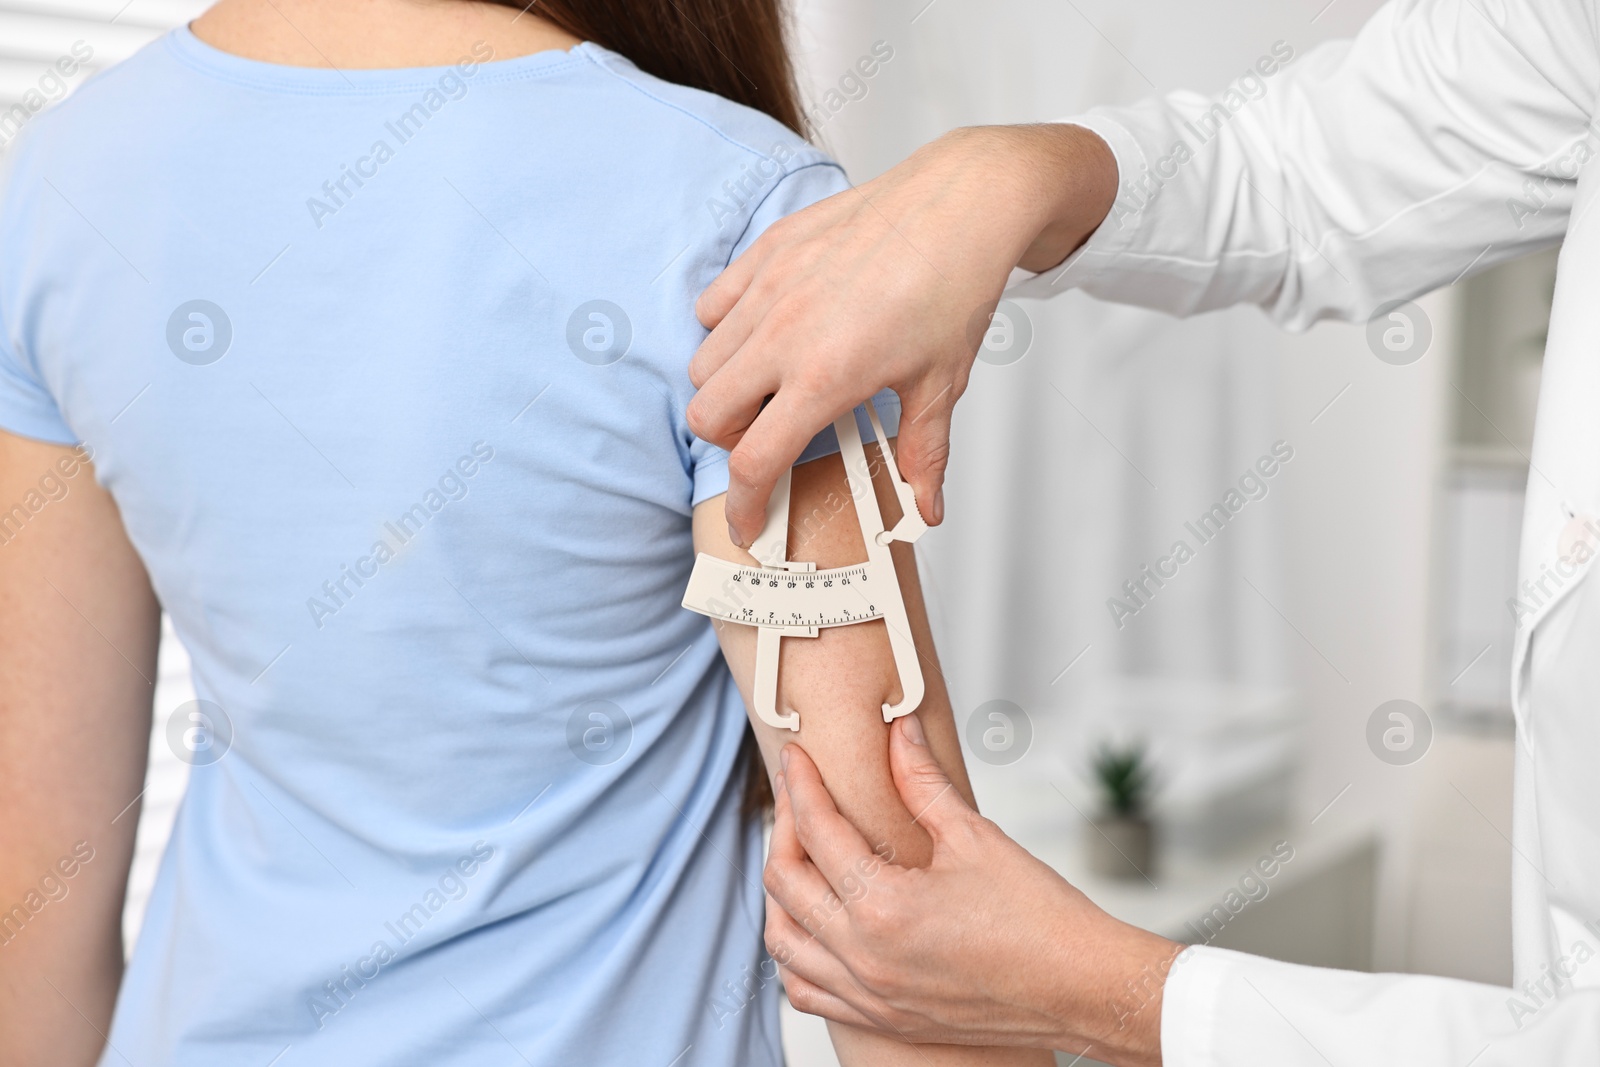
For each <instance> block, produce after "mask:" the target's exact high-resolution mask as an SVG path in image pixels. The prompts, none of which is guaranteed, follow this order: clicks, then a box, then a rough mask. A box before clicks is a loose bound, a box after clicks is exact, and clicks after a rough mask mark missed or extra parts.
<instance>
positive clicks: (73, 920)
mask: <svg viewBox="0 0 1600 1067" xmlns="http://www.w3.org/2000/svg"><path fill="white" fill-rule="evenodd" d="M73 457H74V453H72V452H71V451H69V450H67V449H61V448H57V447H54V446H48V445H42V444H39V443H37V442H31V441H23V440H21V439H18V438H15V437H11V436H9V435H5V434H0V507H9V505H11V504H12V503H13V502H19V501H25V500H26V499H27V494H28V493H29V492H39V491H40V490H41V480H42V479H44V478H47V477H49V478H50V479H51V480H50V481H49V482H47V483H43V484H44V488H45V491H48V492H50V493H52V494H59V495H58V496H57V495H52V497H51V498H50V503H49V504H48V505H45V506H42V508H41V509H40V510H38V511H37V513H34V514H32V515H31V517H30V518H29V519H28V520H27V521H26V523H25V524H24V525H22V526H20V527H17V526H16V525H15V524H13V525H12V526H11V527H9V528H7V529H6V531H5V533H6V536H5V538H4V539H3V541H0V620H3V624H4V628H5V639H4V641H3V642H0V1034H4V1035H5V1037H4V1040H0V1067H24V1065H27V1067H32V1065H34V1064H40V1063H50V1064H59V1065H62V1067H76V1065H80V1064H83V1065H87V1064H91V1063H93V1062H94V1061H95V1060H96V1058H97V1057H98V1056H99V1053H100V1049H101V1047H102V1045H103V1044H104V1037H103V1033H104V1031H105V1030H106V1029H107V1027H108V1024H109V1022H110V1018H111V1009H112V1006H113V1004H114V1002H115V999H116V993H117V985H118V982H119V981H120V980H121V975H122V905H123V894H124V890H125V886H126V881H127V873H128V865H129V861H130V858H131V855H132V850H133V831H134V827H135V825H136V824H137V822H138V817H139V812H138V805H137V804H134V803H132V802H133V801H134V798H135V797H137V796H138V795H139V793H140V791H141V788H142V778H143V773H144V763H145V750H146V745H147V740H148V737H149V728H150V699H151V680H152V679H153V678H154V677H155V658H156V642H157V632H158V629H157V621H158V609H157V606H156V603H155V598H154V596H153V595H152V594H151V591H150V586H149V582H148V580H147V579H146V577H145V573H144V569H143V567H142V565H141V564H140V563H139V560H138V558H137V556H135V555H134V553H133V550H132V548H131V547H130V546H129V545H128V543H127V540H126V537H125V536H124V534H123V531H122V524H121V520H120V518H119V516H118V515H117V512H116V508H115V507H114V506H113V505H112V503H111V501H110V498H109V497H108V496H107V495H106V494H105V493H104V491H103V490H101V489H100V488H99V486H97V485H95V483H94V475H93V472H92V470H91V469H89V467H88V466H87V465H80V462H79V461H78V460H77V459H75V458H73ZM63 463H65V466H63ZM66 470H72V471H73V473H71V474H66V473H65V471H66Z"/></svg>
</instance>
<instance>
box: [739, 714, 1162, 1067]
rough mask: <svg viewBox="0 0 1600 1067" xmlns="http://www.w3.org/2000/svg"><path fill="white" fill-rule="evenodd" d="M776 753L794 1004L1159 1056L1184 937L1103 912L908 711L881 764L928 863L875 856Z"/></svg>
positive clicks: (1126, 1059) (781, 897)
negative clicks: (927, 850) (988, 811)
mask: <svg viewBox="0 0 1600 1067" xmlns="http://www.w3.org/2000/svg"><path fill="white" fill-rule="evenodd" d="M784 757H785V760H784V764H785V769H784V772H783V774H782V776H781V778H780V779H779V788H778V790H777V822H776V824H775V826H774V828H773V835H772V849H771V854H770V857H769V859H768V861H767V869H766V875H765V882H766V887H767V893H768V895H769V900H768V906H767V932H766V941H767V950H768V952H770V953H771V954H772V957H773V959H774V960H776V961H777V962H778V964H779V965H780V967H781V968H782V972H783V982H784V988H785V989H786V991H787V992H788V995H789V1000H790V1002H791V1003H793V1004H794V1006H795V1007H796V1008H798V1009H799V1010H801V1011H804V1012H809V1013H811V1014H814V1015H822V1016H825V1017H827V1018H829V1019H834V1020H837V1021H839V1022H844V1023H850V1024H853V1025H856V1026H862V1027H870V1028H873V1029H878V1030H881V1031H883V1032H885V1033H889V1034H896V1035H899V1036H900V1037H902V1038H904V1039H906V1040H910V1041H914V1042H938V1043H945V1044H982V1045H1001V1044H1004V1045H1021V1046H1026V1047H1033V1048H1054V1049H1059V1050H1062V1051H1065V1052H1070V1053H1074V1054H1077V1053H1082V1052H1084V1051H1085V1050H1086V1049H1087V1050H1088V1054H1089V1055H1090V1056H1092V1057H1093V1058H1095V1059H1099V1060H1103V1061H1105V1062H1108V1063H1113V1064H1117V1065H1119V1067H1145V1065H1152V1064H1159V1063H1160V1062H1161V1048H1160V1035H1161V1027H1160V1021H1161V991H1162V985H1163V983H1164V981H1165V977H1166V974H1167V971H1168V969H1169V968H1170V967H1171V965H1172V962H1173V960H1174V958H1175V957H1176V956H1177V954H1178V952H1179V951H1180V949H1181V946H1179V945H1177V944H1174V943H1173V942H1170V941H1167V940H1166V939H1164V938H1161V937H1157V936H1156V935H1154V934H1151V933H1147V932H1145V931H1143V930H1139V929H1137V928H1135V927H1132V926H1128V925H1127V924H1125V923H1122V922H1119V921H1118V920H1116V919H1113V918H1112V917H1111V916H1109V915H1107V914H1106V913H1105V912H1103V911H1101V910H1100V909H1099V908H1097V907H1095V905H1094V904H1093V903H1091V902H1090V901H1089V899H1088V898H1087V897H1085V896H1084V895H1083V894H1082V893H1080V892H1079V891H1078V890H1076V889H1074V888H1073V887H1072V886H1071V885H1069V884H1068V883H1067V882H1066V881H1065V880H1064V879H1062V878H1061V877H1060V876H1059V875H1058V874H1056V873H1055V872H1054V871H1053V870H1051V869H1050V868H1049V867H1047V866H1045V865H1044V864H1043V863H1041V862H1039V861H1038V860H1037V859H1035V858H1034V857H1033V856H1031V855H1030V854H1029V853H1028V852H1027V851H1026V850H1025V849H1023V848H1022V847H1021V846H1020V845H1018V844H1016V843H1015V842H1014V841H1012V840H1011V839H1010V838H1008V837H1006V836H1005V834H1003V833H1001V831H1000V830H999V828H998V827H996V826H995V825H994V824H993V823H992V822H990V821H989V820H987V819H985V818H983V817H982V816H980V815H979V814H978V813H977V812H975V811H973V810H972V808H970V807H968V806H967V804H966V803H965V801H963V800H962V799H961V795H960V793H959V792H957V791H956V790H954V789H952V788H951V785H950V780H949V779H948V778H947V777H946V776H945V774H944V771H943V770H941V769H940V767H939V765H938V764H937V763H936V762H935V761H934V759H933V756H932V754H931V753H930V751H929V749H928V748H927V746H926V744H925V743H924V741H923V737H922V728H921V725H920V724H919V723H918V722H917V718H916V716H915V715H909V716H906V717H905V718H902V719H899V720H896V722H895V723H894V725H893V727H892V730H891V739H890V762H891V765H892V768H893V772H894V780H895V784H896V786H897V787H898V789H899V791H900V795H901V798H902V799H903V800H904V801H905V804H906V807H907V810H909V811H911V812H912V813H914V814H916V815H917V821H918V822H919V823H920V824H921V825H922V826H923V827H924V828H925V829H926V830H927V832H928V834H929V835H930V836H931V837H932V839H933V849H934V851H933V860H932V862H931V864H930V865H929V866H928V867H927V868H923V869H918V868H904V867H899V866H896V865H894V864H893V863H891V862H886V861H885V860H884V859H882V858H880V857H879V856H878V855H877V854H875V853H874V851H873V849H872V847H871V846H870V845H869V844H868V843H867V841H866V840H864V839H863V838H862V837H861V835H860V834H859V833H858V832H857V831H856V829H855V827H854V826H852V825H851V824H850V823H849V822H847V821H846V820H845V819H844V817H843V816H841V815H840V814H839V812H838V811H837V809H836V808H835V807H834V805H833V801H832V798H831V797H830V796H829V794H828V791H827V789H826V787H825V786H824V785H823V783H822V780H821V778H820V777H819V776H818V774H817V769H816V766H815V764H813V763H812V762H811V760H810V759H809V758H808V757H807V756H806V754H805V753H804V752H803V751H802V750H801V749H800V748H799V746H797V745H793V744H791V745H789V746H787V747H786V748H785V749H784Z"/></svg>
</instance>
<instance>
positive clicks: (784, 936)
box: [766, 898, 869, 1021]
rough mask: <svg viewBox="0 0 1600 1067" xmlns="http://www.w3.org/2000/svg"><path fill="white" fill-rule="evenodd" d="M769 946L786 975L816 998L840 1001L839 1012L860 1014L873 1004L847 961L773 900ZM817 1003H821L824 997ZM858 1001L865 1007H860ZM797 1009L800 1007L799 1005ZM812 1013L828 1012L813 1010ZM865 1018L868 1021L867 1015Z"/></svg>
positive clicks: (769, 920)
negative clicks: (836, 954) (846, 963)
mask: <svg viewBox="0 0 1600 1067" xmlns="http://www.w3.org/2000/svg"><path fill="white" fill-rule="evenodd" d="M766 946H767V953H768V954H769V955H770V956H771V957H772V958H773V959H774V960H776V961H777V963H778V965H779V966H780V967H782V968H783V969H784V972H785V973H786V974H788V975H790V976H792V977H794V978H796V979H798V980H800V981H801V982H803V983H804V984H805V985H807V986H810V987H811V991H812V994H813V996H815V995H816V994H826V995H827V996H828V997H830V998H832V999H833V1000H835V1001H837V1004H836V1005H835V1008H836V1010H849V1011H855V1012H860V1011H861V1010H863V1008H864V1007H865V1006H867V1005H868V1004H869V997H868V994H866V993H865V991H864V990H863V989H862V988H861V985H860V983H859V982H857V981H856V979H855V976H854V975H853V974H852V973H851V971H850V969H849V968H848V967H847V966H845V964H844V963H843V961H841V960H840V959H839V958H838V957H837V956H835V955H834V954H833V953H832V952H831V951H830V950H829V949H828V947H827V946H826V945H825V944H823V943H822V940H821V939H820V938H818V937H816V936H814V935H813V934H812V933H811V932H810V931H808V930H806V929H805V928H803V927H802V926H800V924H798V923H796V922H795V921H794V919H793V918H791V917H790V916H789V915H788V913H787V912H785V911H784V910H783V909H782V908H780V907H778V906H777V904H776V903H775V902H774V901H773V900H772V899H771V898H768V900H767V929H766ZM785 985H786V986H788V987H789V988H790V989H791V991H792V988H793V987H792V986H790V985H789V983H785ZM817 1002H818V1003H821V1001H820V998H818V1001H817ZM857 1002H859V1003H860V1004H861V1005H862V1006H863V1007H857ZM795 1006H796V1007H799V1005H798V1004H796V1005H795ZM801 1010H802V1011H806V1010H810V1009H805V1008H802V1009H801ZM812 1014H814V1015H821V1014H826V1013H825V1012H820V1011H812ZM861 1017H862V1018H865V1016H864V1015H863V1016H861ZM830 1018H837V1016H830ZM840 1021H847V1020H843V1019H841V1020H840Z"/></svg>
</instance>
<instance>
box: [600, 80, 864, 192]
mask: <svg viewBox="0 0 1600 1067" xmlns="http://www.w3.org/2000/svg"><path fill="white" fill-rule="evenodd" d="M584 54H585V56H586V57H587V58H588V60H589V62H591V63H593V64H594V65H595V66H596V67H599V68H600V69H601V70H602V71H604V72H605V73H606V74H608V75H609V76H611V77H612V78H615V79H616V80H617V81H619V82H621V83H622V84H624V85H626V86H628V87H629V88H630V89H632V90H633V91H634V92H637V93H639V94H640V95H641V96H644V97H645V98H647V99H650V100H654V101H655V102H656V103H658V104H660V105H661V106H662V107H665V108H669V109H671V110H673V111H676V112H678V114H680V115H683V116H685V117H686V118H689V119H693V120H694V121H695V122H697V123H699V124H700V125H701V126H704V127H705V128H706V129H708V130H710V131H711V132H712V133H714V134H716V135H717V136H718V137H719V138H721V139H722V140H724V141H726V142H728V144H730V145H732V146H733V147H735V148H737V149H740V150H741V151H744V152H748V153H750V154H751V155H753V156H761V157H762V158H765V156H764V155H763V154H762V152H761V150H760V149H758V148H752V147H751V146H750V145H747V144H745V143H744V142H743V141H738V140H735V139H734V138H732V137H730V136H729V135H728V133H727V131H725V130H723V129H721V128H720V127H719V126H717V125H716V123H714V122H712V121H711V120H710V119H707V118H706V117H705V116H704V115H698V114H696V113H695V112H693V111H690V110H689V109H688V108H686V107H684V106H683V105H682V104H675V103H673V102H672V101H671V100H665V99H663V98H662V97H661V96H659V95H658V94H656V93H653V92H651V91H650V90H649V89H646V88H645V87H644V86H642V85H640V84H639V83H638V82H636V81H634V80H633V79H632V78H627V77H624V76H623V75H621V74H619V73H617V72H616V71H615V70H613V69H611V67H610V65H608V64H606V63H604V62H602V61H601V59H600V58H598V57H596V56H595V55H594V54H593V53H592V52H585V53H584ZM784 129H786V130H787V129H788V127H787V126H785V127H784ZM789 132H790V133H792V134H794V136H795V138H796V139H797V140H798V141H800V142H801V143H802V144H804V145H805V147H806V150H808V151H810V152H812V153H815V154H816V155H818V156H820V157H822V158H820V159H818V160H816V161H814V163H807V164H804V165H802V166H801V167H796V168H795V169H794V170H792V171H790V172H789V174H793V173H796V172H797V171H799V170H803V169H804V168H805V167H807V166H813V165H814V164H815V163H824V162H826V163H832V160H829V159H827V157H826V156H825V155H824V153H823V152H822V150H821V149H819V148H817V146H816V145H813V144H811V143H810V142H809V141H807V140H806V139H805V138H803V137H801V136H800V135H799V134H797V133H794V131H793V130H789ZM785 177H788V175H787V174H786V175H785ZM779 184H782V183H781V182H780V183H779Z"/></svg>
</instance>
